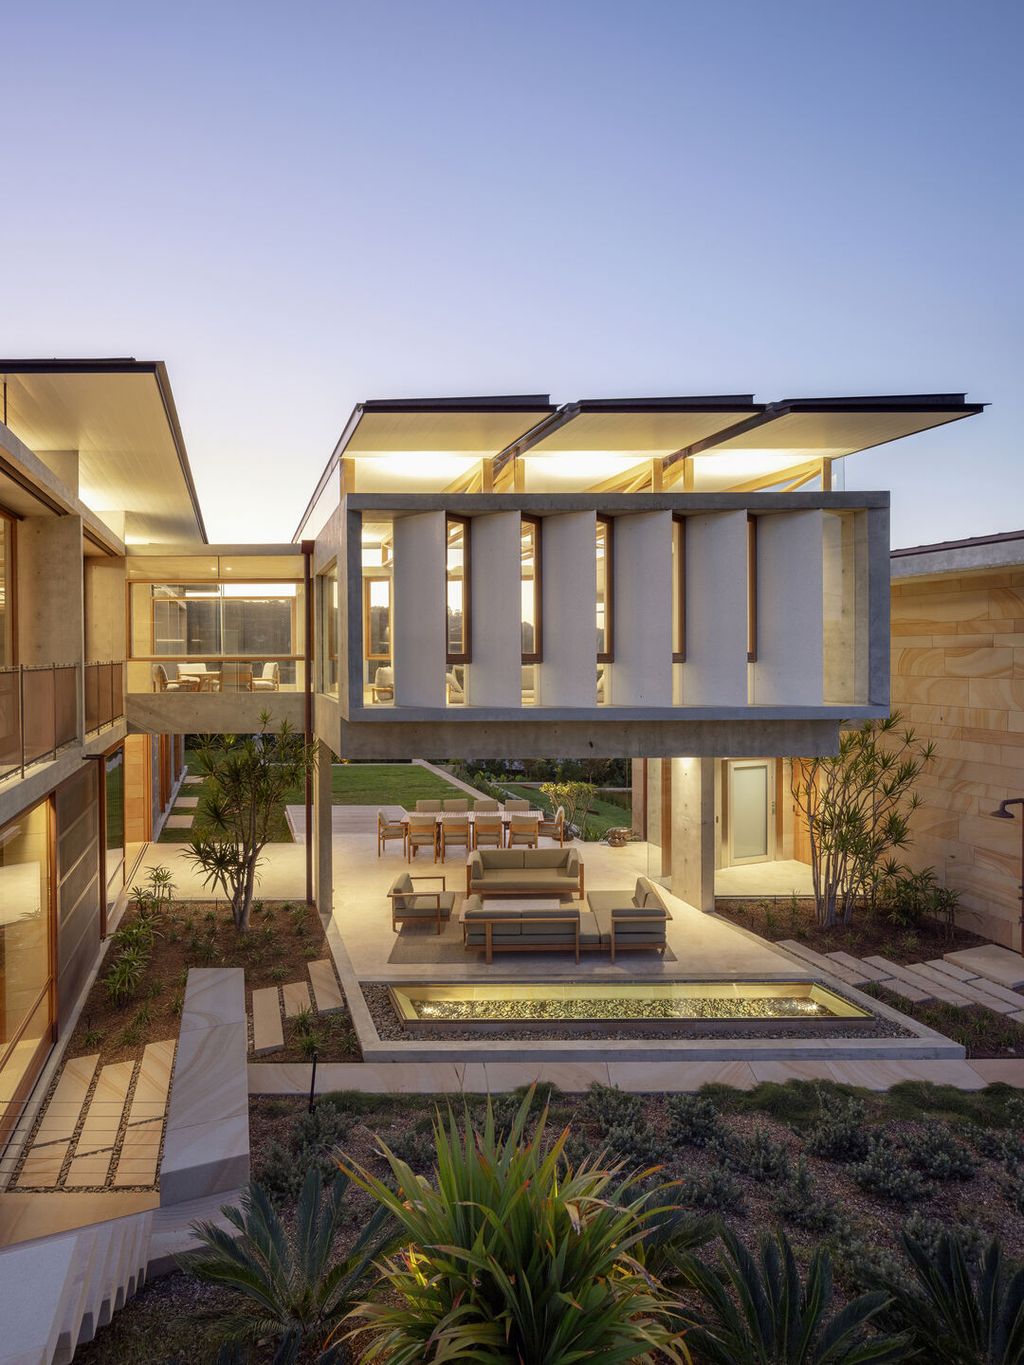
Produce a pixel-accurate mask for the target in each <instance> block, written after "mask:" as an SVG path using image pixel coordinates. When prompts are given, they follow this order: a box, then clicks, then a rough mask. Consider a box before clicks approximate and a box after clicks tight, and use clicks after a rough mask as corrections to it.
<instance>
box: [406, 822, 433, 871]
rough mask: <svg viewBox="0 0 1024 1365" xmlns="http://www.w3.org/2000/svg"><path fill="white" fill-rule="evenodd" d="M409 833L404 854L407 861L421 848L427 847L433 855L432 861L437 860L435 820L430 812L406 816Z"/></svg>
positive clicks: (410, 860)
mask: <svg viewBox="0 0 1024 1365" xmlns="http://www.w3.org/2000/svg"><path fill="white" fill-rule="evenodd" d="M408 824H409V834H408V837H407V839H406V844H405V856H406V859H407V861H408V862H410V863H411V862H412V860H413V858H415V857H416V854H417V853H418V852H419V850H420V849H421V848H429V849H430V850H431V852H432V853H433V855H434V862H435V863H436V862H437V821H436V820H435V819H434V817H433V816H432V815H430V814H427V815H423V814H419V815H417V814H412V815H410V816H409V817H408Z"/></svg>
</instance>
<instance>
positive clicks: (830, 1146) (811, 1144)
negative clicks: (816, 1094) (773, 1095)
mask: <svg viewBox="0 0 1024 1365" xmlns="http://www.w3.org/2000/svg"><path fill="white" fill-rule="evenodd" d="M869 1145H870V1139H869V1136H868V1128H867V1109H866V1107H865V1105H864V1102H863V1100H858V1099H854V1098H852V1097H849V1096H841V1095H835V1094H832V1095H830V1096H829V1099H828V1103H827V1104H826V1102H825V1098H824V1096H822V1097H821V1098H820V1111H819V1115H818V1120H817V1122H816V1123H815V1124H813V1126H812V1127H811V1129H810V1131H809V1132H808V1134H807V1150H808V1152H810V1154H811V1155H812V1156H820V1157H823V1158H824V1159H825V1160H826V1161H863V1160H864V1159H865V1158H866V1156H867V1155H868V1149H869Z"/></svg>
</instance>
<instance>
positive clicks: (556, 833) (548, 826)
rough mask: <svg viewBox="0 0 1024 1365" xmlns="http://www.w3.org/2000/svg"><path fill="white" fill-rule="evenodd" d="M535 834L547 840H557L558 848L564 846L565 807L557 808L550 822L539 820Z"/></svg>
mask: <svg viewBox="0 0 1024 1365" xmlns="http://www.w3.org/2000/svg"><path fill="white" fill-rule="evenodd" d="M537 833H538V834H543V835H544V836H545V837H546V838H548V839H557V840H558V847H559V848H561V847H562V846H563V845H564V844H565V807H564V806H559V807H558V809H557V810H556V811H555V813H554V815H553V816H552V817H551V819H550V820H543V819H542V820H541V821H540V823H539V824H538V826H537Z"/></svg>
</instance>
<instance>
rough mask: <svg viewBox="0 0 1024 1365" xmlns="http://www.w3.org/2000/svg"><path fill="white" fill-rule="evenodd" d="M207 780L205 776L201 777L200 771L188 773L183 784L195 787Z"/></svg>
mask: <svg viewBox="0 0 1024 1365" xmlns="http://www.w3.org/2000/svg"><path fill="white" fill-rule="evenodd" d="M205 781H206V779H205V778H204V777H200V776H199V775H198V773H186V774H185V780H184V783H183V785H184V786H186V787H194V786H198V785H200V784H201V783H203V782H205Z"/></svg>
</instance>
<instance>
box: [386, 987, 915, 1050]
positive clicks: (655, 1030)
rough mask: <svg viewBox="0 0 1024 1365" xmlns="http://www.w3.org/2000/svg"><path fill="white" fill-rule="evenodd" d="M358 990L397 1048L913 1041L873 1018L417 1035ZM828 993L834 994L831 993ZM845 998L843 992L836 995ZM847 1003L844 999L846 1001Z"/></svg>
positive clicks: (421, 1029) (424, 1031)
mask: <svg viewBox="0 0 1024 1365" xmlns="http://www.w3.org/2000/svg"><path fill="white" fill-rule="evenodd" d="M360 989H361V990H362V992H363V998H364V999H365V1001H366V1004H367V1007H368V1008H369V1011H370V1014H371V1016H372V1018H373V1022H374V1026H375V1027H376V1029H377V1033H378V1034H379V1035H380V1038H381V1041H382V1042H386V1043H395V1042H411V1041H421V1042H449V1043H450V1042H463V1043H472V1042H477V1043H478V1042H483V1041H486V1042H501V1041H505V1042H511V1041H515V1040H517V1039H521V1038H523V1037H524V1036H526V1037H529V1038H531V1039H533V1040H536V1041H543V1042H563V1041H564V1042H573V1041H578V1040H580V1039H590V1040H592V1041H604V1040H607V1039H614V1040H618V1041H624V1042H628V1041H630V1040H633V1039H637V1040H639V1039H648V1040H652V1041H653V1040H659V1039H660V1040H662V1041H667V1040H671V1039H674V1038H727V1039H728V1038H823V1037H824V1038H913V1037H914V1036H915V1035H914V1034H913V1033H912V1032H911V1030H910V1029H905V1028H903V1027H902V1026H901V1025H899V1024H897V1023H895V1022H892V1021H890V1020H889V1019H883V1018H881V1017H879V1016H874V1017H873V1018H871V1019H808V1020H806V1021H805V1022H803V1023H801V1024H799V1025H796V1024H787V1023H785V1022H783V1021H779V1020H774V1019H759V1020H758V1021H757V1022H756V1023H750V1024H743V1023H736V1024H732V1025H725V1024H724V1023H720V1024H718V1025H717V1026H716V1027H714V1028H711V1027H708V1025H707V1024H702V1023H699V1022H692V1021H686V1022H681V1023H676V1024H664V1025H660V1026H655V1025H653V1024H652V1023H651V1022H648V1023H646V1024H644V1025H642V1026H641V1027H633V1026H631V1025H630V1024H620V1025H615V1024H611V1023H608V1024H604V1025H602V1026H601V1027H599V1028H587V1027H586V1026H585V1025H575V1026H574V1027H572V1028H571V1029H565V1028H553V1027H545V1026H544V1025H542V1024H530V1025H528V1026H527V1027H523V1026H520V1027H512V1028H507V1029H502V1028H496V1027H495V1026H494V1025H488V1026H487V1027H486V1028H483V1027H481V1028H476V1029H474V1028H465V1029H459V1028H452V1027H448V1028H437V1029H432V1028H429V1027H427V1026H425V1025H423V1024H422V1023H421V1024H419V1025H418V1026H417V1027H416V1028H415V1029H406V1028H405V1027H403V1025H402V1023H401V1021H400V1020H399V1019H397V1018H396V1017H395V1011H394V1007H393V1006H392V1004H391V1000H390V997H389V996H388V988H387V986H386V985H382V984H381V983H379V982H366V981H363V982H360ZM830 989H833V988H831V987H830ZM834 994H836V995H841V992H839V991H834ZM844 998H845V997H844Z"/></svg>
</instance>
